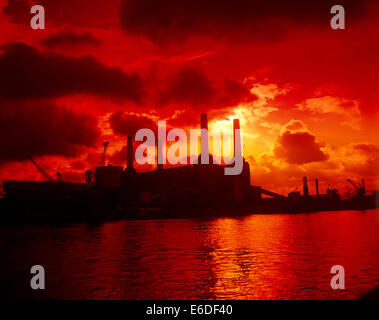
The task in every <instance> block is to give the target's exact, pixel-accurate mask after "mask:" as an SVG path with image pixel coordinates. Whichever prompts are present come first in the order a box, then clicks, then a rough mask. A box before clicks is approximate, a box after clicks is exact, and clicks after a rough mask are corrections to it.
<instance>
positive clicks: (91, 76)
mask: <svg viewBox="0 0 379 320" xmlns="http://www.w3.org/2000/svg"><path fill="white" fill-rule="evenodd" d="M79 93H88V94H94V95H101V96H105V97H110V96H115V97H120V98H128V99H131V100H133V101H140V100H141V99H142V80H141V79H140V77H139V76H138V75H136V74H131V75H128V74H126V73H125V72H123V71H122V70H121V69H119V68H115V67H106V66H104V65H102V64H100V63H99V62H98V61H97V60H95V59H94V58H92V57H83V58H68V57H65V56H62V55H57V54H54V55H53V54H43V53H41V52H39V51H37V50H36V49H34V48H33V47H30V46H28V45H26V44H23V43H16V44H12V45H9V46H7V47H6V49H5V52H4V53H3V54H2V55H0V96H2V97H5V98H19V99H25V98H55V97H59V96H65V95H72V94H79Z"/></svg>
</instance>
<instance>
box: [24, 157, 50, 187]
mask: <svg viewBox="0 0 379 320" xmlns="http://www.w3.org/2000/svg"><path fill="white" fill-rule="evenodd" d="M26 157H27V158H28V159H29V160H30V161H31V163H33V164H34V166H35V167H36V168H37V169H38V170H39V171H40V172H41V173H42V174H43V175H44V177H45V178H46V179H47V181H49V182H53V181H54V179H53V178H52V177H51V176H50V175H49V174H48V173H47V172H46V171H45V169H43V168H42V167H40V166H39V165H38V163H37V162H35V161H34V159H33V157H32V156H31V155H30V154H27V155H26Z"/></svg>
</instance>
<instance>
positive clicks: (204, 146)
mask: <svg viewBox="0 0 379 320" xmlns="http://www.w3.org/2000/svg"><path fill="white" fill-rule="evenodd" d="M200 129H201V163H203V164H208V163H209V137H208V117H207V114H206V113H202V114H201V115H200ZM203 129H205V130H203Z"/></svg>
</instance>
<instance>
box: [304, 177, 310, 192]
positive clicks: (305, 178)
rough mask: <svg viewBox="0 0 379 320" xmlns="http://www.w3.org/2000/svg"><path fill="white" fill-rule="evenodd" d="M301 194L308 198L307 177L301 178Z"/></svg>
mask: <svg viewBox="0 0 379 320" xmlns="http://www.w3.org/2000/svg"><path fill="white" fill-rule="evenodd" d="M303 194H304V196H308V195H309V189H308V179H307V177H303Z"/></svg>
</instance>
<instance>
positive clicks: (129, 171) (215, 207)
mask: <svg viewBox="0 0 379 320" xmlns="http://www.w3.org/2000/svg"><path fill="white" fill-rule="evenodd" d="M200 128H201V129H208V121H207V115H206V114H201V116H200ZM233 129H234V130H233V132H234V136H233V138H234V139H233V146H234V147H233V149H234V156H236V146H237V145H238V144H241V141H237V140H236V139H237V136H236V134H235V133H236V130H237V129H240V123H239V120H238V119H234V121H233ZM108 145H109V142H105V143H104V144H103V146H104V149H103V154H102V159H101V165H100V166H99V167H96V170H95V174H94V175H93V173H92V171H91V170H87V171H86V172H85V177H86V183H70V182H63V180H62V175H61V174H60V173H58V174H57V179H56V180H55V179H53V178H52V177H51V176H50V175H49V174H48V173H47V172H46V170H44V169H43V168H42V167H41V166H40V165H38V164H37V163H36V161H35V160H34V159H33V158H32V157H31V156H28V159H29V160H30V161H31V162H32V163H33V164H34V165H35V166H36V168H37V169H38V170H39V171H40V172H41V173H42V175H43V176H44V177H45V179H46V181H5V182H4V184H3V188H4V192H5V199H6V200H7V202H6V203H7V208H8V209H12V208H18V212H22V211H23V210H24V211H25V210H26V211H30V210H32V211H33V210H34V209H35V210H34V211H38V210H39V211H38V212H42V211H43V210H47V211H49V210H50V213H49V214H50V215H51V214H53V215H54V212H53V213H52V212H51V209H52V208H53V209H54V210H55V211H59V210H61V211H64V212H63V213H62V215H63V216H64V217H68V216H69V217H70V219H74V218H75V219H78V218H83V219H84V220H88V219H94V217H101V218H109V217H110V216H114V214H116V216H117V217H123V218H127V217H132V218H140V217H149V218H153V217H171V218H172V217H198V216H201V217H204V216H205V217H208V216H218V215H223V214H227V215H241V214H249V213H253V212H259V213H271V212H279V213H280V212H311V211H322V210H341V209H362V208H371V207H376V206H377V205H376V197H375V196H374V195H370V196H368V195H367V194H366V190H365V183H364V180H362V183H361V184H356V183H354V182H353V181H351V180H350V179H348V181H349V182H350V183H351V184H352V185H353V186H354V188H355V190H356V194H355V196H354V197H353V198H351V199H347V200H341V199H340V196H339V193H338V190H336V189H335V188H333V187H330V186H329V187H328V189H327V190H326V193H325V194H320V192H319V181H318V179H315V190H316V193H315V194H314V195H311V194H310V192H309V186H308V179H307V177H303V192H302V194H301V193H300V192H299V191H293V192H290V193H289V194H288V196H285V195H281V194H278V193H275V192H272V191H269V190H266V189H264V188H262V187H260V186H254V185H251V183H250V180H251V179H250V166H249V163H248V162H247V161H246V160H245V158H244V157H243V169H242V172H241V173H240V174H239V175H225V174H224V169H225V167H227V166H231V164H214V163H213V157H212V155H210V154H209V137H208V132H207V130H201V151H202V154H200V155H199V160H200V158H201V157H202V155H204V154H205V156H209V160H210V161H209V164H202V163H201V161H198V164H191V165H185V166H179V167H171V168H164V166H163V165H161V164H159V165H157V167H156V169H155V170H152V171H149V172H137V171H136V170H135V168H134V166H133V162H134V154H133V137H132V136H128V137H127V156H126V168H125V169H124V168H123V167H121V166H113V165H112V164H107V163H106V151H107V147H108ZM160 145H161V143H158V146H160ZM160 152H162V150H160V148H159V147H157V159H158V158H159V153H160ZM242 156H243V155H242ZM157 162H158V161H157ZM32 216H33V217H35V213H33V215H32ZM49 217H50V216H49ZM24 218H25V217H24ZM43 218H44V219H46V216H44V217H43Z"/></svg>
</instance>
